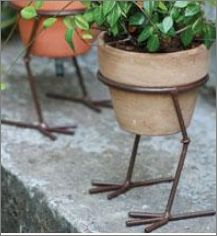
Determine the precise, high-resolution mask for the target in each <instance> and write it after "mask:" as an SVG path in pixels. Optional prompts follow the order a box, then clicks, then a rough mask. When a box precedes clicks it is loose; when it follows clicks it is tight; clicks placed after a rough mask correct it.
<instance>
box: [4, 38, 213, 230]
mask: <svg viewBox="0 0 217 236" xmlns="http://www.w3.org/2000/svg"><path fill="white" fill-rule="evenodd" d="M19 49H20V44H19V43H18V42H15V41H14V42H12V43H11V44H10V45H9V46H8V47H7V49H6V50H5V51H4V52H3V55H2V63H3V65H8V64H9V63H10V62H11V61H12V59H13V58H14V55H16V53H17V52H18V51H19ZM80 63H81V65H82V67H83V73H84V76H85V78H86V81H87V84H88V88H89V90H90V92H91V95H92V96H93V97H95V98H99V97H101V98H103V97H107V96H108V93H107V90H106V88H105V87H104V86H103V85H102V84H101V83H99V82H98V81H97V80H96V79H95V76H94V73H95V70H96V67H97V66H96V61H95V55H94V54H93V53H90V54H89V55H87V56H85V57H82V58H80ZM33 65H34V68H35V70H34V71H35V74H36V75H38V77H37V78H38V80H37V82H38V83H37V84H38V88H39V91H40V95H41V98H42V102H43V107H44V111H45V112H44V113H45V116H46V118H47V120H48V121H50V122H52V123H53V124H54V123H58V124H62V123H77V124H78V125H79V128H78V129H77V131H76V134H75V135H74V136H72V137H69V136H62V135H59V136H58V137H59V138H58V140H57V141H55V142H51V141H50V140H48V139H47V138H45V137H43V136H42V135H41V134H39V133H38V132H35V131H31V130H22V129H16V128H13V127H8V126H2V168H3V171H2V181H3V184H2V187H3V192H2V193H3V198H2V223H3V232H15V231H16V232H110V233H124V232H131V233H132V232H134V233H142V232H143V230H144V227H143V226H140V227H133V228H126V227H125V220H126V219H127V213H128V211H130V210H145V211H156V212H158V211H163V210H164V207H165V204H166V200H167V198H168V194H169V191H170V187H171V185H170V184H162V185H158V186H152V187H147V188H145V189H144V188H139V189H134V190H132V191H130V192H128V193H127V194H125V195H122V196H120V197H118V198H117V199H114V200H112V201H108V200H107V199H106V195H105V194H100V195H93V196H90V195H89V194H88V189H89V188H90V182H91V180H92V179H97V180H107V181H114V182H115V181H116V182H120V181H122V180H123V178H124V176H125V172H126V167H127V165H128V161H129V155H130V151H131V145H132V143H133V136H132V135H130V134H127V133H125V132H123V131H121V130H120V129H119V127H118V125H117V122H116V121H115V118H114V114H113V111H112V110H106V109H104V110H103V112H102V114H100V115H99V114H96V113H94V112H92V111H90V110H89V109H87V108H85V107H83V106H82V105H78V104H71V103H68V102H63V101H54V100H50V99H47V98H46V97H45V96H44V94H45V92H46V91H50V90H52V91H58V92H64V93H66V94H70V93H72V94H79V91H78V87H77V83H76V78H75V74H73V73H74V69H73V68H72V67H71V66H70V64H69V62H67V63H66V67H67V75H66V78H64V79H62V78H55V76H54V71H53V62H52V61H48V60H46V59H38V58H35V59H34V60H33ZM72 74H73V76H72ZM7 84H8V88H7V90H5V91H4V92H3V94H2V95H3V96H2V117H10V118H13V119H17V120H26V121H31V120H34V118H35V113H34V111H33V107H32V102H31V99H30V93H29V87H28V84H27V82H26V74H25V70H24V68H23V64H22V61H19V62H18V64H17V65H16V66H15V67H14V70H13V71H12V72H11V73H10V74H9V75H8V76H7ZM215 118H216V116H215V101H214V98H213V97H212V96H208V95H207V93H206V95H203V96H201V97H200V99H199V102H198V106H197V108H196V112H195V115H194V119H193V122H192V125H191V127H190V129H189V134H190V136H191V139H192V143H191V145H190V148H189V155H188V157H187V160H186V165H185V169H184V171H183V176H182V179H181V183H180V185H179V190H178V192H177V198H176V201H175V204H174V209H173V210H174V212H184V211H194V210H203V209H212V208H214V209H215V199H216V195H215V192H216V191H215V186H216V184H215V169H216V167H215V152H216V146H215V131H216V126H215ZM180 138H181V136H180V135H175V136H168V137H155V138H149V137H143V139H142V143H141V146H140V149H139V155H138V160H137V164H136V170H135V178H136V179H150V178H153V177H157V176H168V175H171V174H172V173H174V170H175V168H176V165H177V161H178V156H179V153H180V151H181V146H180V143H179V140H180ZM215 225H216V222H215V217H209V218H201V219H193V220H188V221H180V222H173V223H169V224H168V225H166V226H164V227H162V228H160V229H158V230H157V231H156V232H162V233H163V232H166V233H173V232H174V233H175V232H176V233H184V232H186V233H203V232H204V233H211V232H212V233H214V232H216V227H215Z"/></svg>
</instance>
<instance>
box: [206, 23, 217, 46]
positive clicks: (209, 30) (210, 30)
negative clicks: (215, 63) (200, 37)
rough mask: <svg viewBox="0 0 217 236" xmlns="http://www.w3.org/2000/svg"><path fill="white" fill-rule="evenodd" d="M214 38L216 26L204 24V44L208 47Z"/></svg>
mask: <svg viewBox="0 0 217 236" xmlns="http://www.w3.org/2000/svg"><path fill="white" fill-rule="evenodd" d="M215 38H216V28H215V25H214V24H210V25H205V26H204V44H205V45H206V46H207V48H210V47H211V46H212V44H213V42H214V41H215Z"/></svg>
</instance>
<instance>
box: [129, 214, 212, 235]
mask: <svg viewBox="0 0 217 236" xmlns="http://www.w3.org/2000/svg"><path fill="white" fill-rule="evenodd" d="M215 214H216V212H215V211H213V210H210V211H197V212H191V213H181V214H174V215H171V214H169V212H165V213H148V212H129V217H132V218H137V219H131V220H128V221H126V225H127V226H128V227H132V226H138V225H146V224H147V225H149V226H147V227H146V228H145V232H146V233H150V232H152V231H153V230H156V229H158V228H160V227H161V226H163V225H165V224H167V223H168V222H169V221H178V220H186V219H191V218H199V217H206V216H212V215H215Z"/></svg>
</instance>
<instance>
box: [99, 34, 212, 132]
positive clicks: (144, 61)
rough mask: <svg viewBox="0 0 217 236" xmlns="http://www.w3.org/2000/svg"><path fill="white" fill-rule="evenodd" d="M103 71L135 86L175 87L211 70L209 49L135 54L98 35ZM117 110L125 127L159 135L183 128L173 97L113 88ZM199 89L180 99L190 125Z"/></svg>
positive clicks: (202, 75)
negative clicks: (111, 44)
mask: <svg viewBox="0 0 217 236" xmlns="http://www.w3.org/2000/svg"><path fill="white" fill-rule="evenodd" d="M98 45H99V46H98V58H99V68H100V72H101V73H102V74H103V75H104V76H105V77H107V78H109V79H110V80H113V81H116V82H119V83H122V84H126V85H134V86H143V87H172V86H179V85H185V84H189V83H191V82H196V81H198V80H200V79H201V78H202V77H204V76H205V75H206V74H207V73H208V65H209V51H208V50H207V48H206V47H205V46H204V45H200V46H198V47H196V48H194V49H190V50H184V51H179V52H174V53H153V54H151V53H136V52H127V51H124V50H120V49H117V48H114V47H112V46H109V45H108V44H106V43H105V42H104V40H103V34H101V35H100V37H99V44H98ZM110 92H111V96H112V102H113V106H114V111H115V115H116V118H117V120H118V122H119V125H120V126H121V128H122V129H124V130H126V131H128V132H132V133H136V134H141V135H151V136H155V135H157V136H160V135H168V134H174V133H177V132H179V131H180V126H179V123H178V119H177V115H176V112H175V108H174V105H173V101H172V97H171V95H168V94H138V93H133V92H127V91H124V90H120V89H117V88H113V87H110ZM197 96H198V89H193V90H191V91H188V92H182V93H181V94H180V95H179V97H178V98H179V102H180V106H181V110H182V114H183V117H184V121H185V125H186V127H188V126H189V125H190V122H191V119H192V115H193V111H194V107H195V104H196V100H197Z"/></svg>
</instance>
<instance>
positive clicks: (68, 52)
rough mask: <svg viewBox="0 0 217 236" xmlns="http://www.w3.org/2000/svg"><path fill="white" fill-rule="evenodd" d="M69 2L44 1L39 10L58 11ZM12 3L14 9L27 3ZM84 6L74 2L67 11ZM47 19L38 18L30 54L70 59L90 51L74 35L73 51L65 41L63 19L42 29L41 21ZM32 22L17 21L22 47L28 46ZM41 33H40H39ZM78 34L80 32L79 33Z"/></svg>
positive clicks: (88, 47)
mask: <svg viewBox="0 0 217 236" xmlns="http://www.w3.org/2000/svg"><path fill="white" fill-rule="evenodd" d="M68 2H70V1H61V0H60V1H44V4H43V7H42V8H41V9H40V10H41V11H44V10H45V11H48V12H49V11H50V12H52V11H58V10H60V9H61V8H62V7H63V6H66V4H67V3H68ZM12 3H13V4H14V5H15V6H16V7H20V8H21V7H23V6H25V5H26V4H27V3H28V1H25V0H13V1H12ZM82 8H84V6H83V5H82V4H81V3H80V2H79V1H74V2H72V4H70V5H69V6H68V8H67V10H81V9H82ZM46 18H47V16H43V17H41V18H40V22H39V27H38V30H37V33H36V35H37V37H36V38H35V40H34V42H33V47H32V49H31V54H33V55H36V56H41V57H49V58H65V57H72V56H76V55H80V54H84V53H86V52H87V51H88V50H89V49H90V44H88V43H87V42H85V41H84V40H82V39H81V38H80V37H79V36H78V34H77V33H76V34H75V35H74V37H73V39H72V41H73V43H74V45H75V51H73V50H72V49H71V48H70V47H69V45H68V44H67V42H66V40H65V31H66V26H65V25H64V23H63V19H64V17H57V21H56V23H55V24H54V25H53V26H52V27H50V28H48V29H43V31H42V28H43V21H44V20H45V19H46ZM33 25H34V20H24V19H22V18H21V19H20V20H19V31H20V36H21V39H22V42H23V43H24V45H26V46H27V45H28V42H29V39H30V36H31V32H32V29H33ZM40 31H42V32H41V33H39V32H40ZM79 32H80V31H79Z"/></svg>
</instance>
